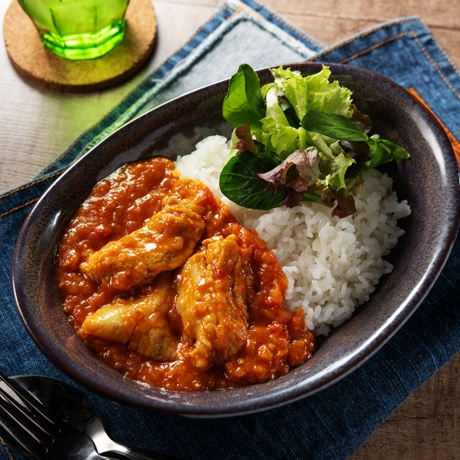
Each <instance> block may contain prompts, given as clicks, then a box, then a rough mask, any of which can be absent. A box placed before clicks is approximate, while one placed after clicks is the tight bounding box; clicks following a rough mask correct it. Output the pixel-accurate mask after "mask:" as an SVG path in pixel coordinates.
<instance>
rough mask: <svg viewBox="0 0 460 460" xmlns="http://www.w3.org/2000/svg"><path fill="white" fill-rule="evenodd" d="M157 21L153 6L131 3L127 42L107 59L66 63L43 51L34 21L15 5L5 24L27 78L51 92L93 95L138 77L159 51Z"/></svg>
mask: <svg viewBox="0 0 460 460" xmlns="http://www.w3.org/2000/svg"><path fill="white" fill-rule="evenodd" d="M156 35H157V21H156V15H155V11H154V9H153V6H152V3H151V0H131V1H130V4H129V5H128V9H127V10H126V28H125V36H124V38H123V40H122V41H121V42H120V43H119V44H118V45H117V46H115V48H114V49H113V50H111V51H109V52H108V53H107V54H105V55H104V56H101V57H99V58H96V59H89V60H83V61H70V60H68V59H64V58H61V57H59V56H57V55H56V54H54V53H53V52H52V51H50V50H48V48H46V47H45V46H43V44H42V42H41V40H40V37H39V35H38V32H37V29H36V28H35V26H34V24H33V22H32V21H31V19H30V18H29V17H28V16H27V15H26V13H25V12H24V11H23V9H22V8H21V7H20V6H19V3H18V2H17V0H13V2H12V3H11V5H10V7H9V8H8V10H7V12H6V15H5V19H4V22H3V36H4V39H5V44H6V50H7V53H8V56H9V58H10V60H11V62H12V64H13V66H14V67H15V68H16V69H17V70H18V72H19V73H21V74H22V75H24V76H26V77H28V78H30V79H32V80H34V81H35V82H37V83H39V84H41V85H43V86H45V87H46V88H48V89H53V90H57V91H66V92H88V91H95V90H99V89H102V88H107V87H109V86H113V85H115V84H117V83H120V82H122V81H123V80H126V79H127V78H129V77H130V76H132V75H133V74H134V73H135V72H136V71H138V70H139V69H140V68H141V67H142V65H143V64H144V63H145V62H146V60H147V58H148V57H149V56H150V54H151V53H152V51H153V48H154V46H155V42H156Z"/></svg>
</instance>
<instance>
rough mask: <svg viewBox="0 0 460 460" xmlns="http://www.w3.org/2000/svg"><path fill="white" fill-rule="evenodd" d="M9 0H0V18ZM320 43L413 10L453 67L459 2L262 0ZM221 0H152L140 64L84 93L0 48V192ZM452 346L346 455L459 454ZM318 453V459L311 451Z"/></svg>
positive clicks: (458, 58) (458, 61) (356, 458)
mask: <svg viewBox="0 0 460 460" xmlns="http://www.w3.org/2000/svg"><path fill="white" fill-rule="evenodd" d="M10 2H11V0H0V19H1V21H2V23H3V17H4V15H5V12H6V10H7V8H8V6H9V5H10ZM263 3H264V4H265V5H266V6H267V7H269V8H271V9H272V10H274V11H276V12H277V13H279V14H280V15H282V16H283V17H284V18H285V19H287V20H288V21H290V22H292V23H294V24H295V25H297V26H298V27H300V28H301V29H303V30H305V31H306V32H307V33H309V34H310V35H311V36H313V37H316V38H317V39H318V40H319V41H321V42H323V43H324V44H326V45H332V44H334V43H336V42H337V41H339V40H342V39H345V38H347V37H348V36H350V35H351V34H354V33H357V32H360V31H361V30H362V29H364V28H367V27H370V26H373V25H375V24H378V23H380V22H382V21H386V20H392V19H396V18H399V17H403V16H409V15H419V16H421V17H422V19H423V20H424V21H425V23H427V24H428V26H429V27H430V28H431V30H432V31H433V33H434V34H435V36H436V37H437V39H438V40H439V42H440V43H441V45H442V46H443V47H444V49H445V51H446V52H447V54H448V55H449V56H450V58H451V60H452V61H453V63H454V64H455V65H456V66H457V67H460V21H459V18H460V1H459V0H405V1H401V0H373V1H369V0H348V1H346V2H345V1H343V2H342V1H340V2H339V1H338V0H309V1H308V2H307V0H276V1H275V0H264V2H263ZM220 4H221V0H153V5H154V8H155V11H156V15H157V20H158V42H157V47H156V49H155V52H154V55H153V56H152V58H151V59H150V61H149V62H148V63H147V65H146V66H145V67H144V68H143V69H142V70H141V71H140V72H139V73H138V74H137V75H136V76H135V77H134V78H132V79H131V80H129V81H127V82H125V83H124V84H122V85H119V86H117V87H115V88H112V89H109V90H105V91H100V92H96V93H89V94H80V95H78V94H61V93H56V92H51V91H46V90H43V89H42V88H41V87H39V86H37V85H35V84H33V83H31V82H30V81H27V80H26V79H24V78H22V77H21V76H20V75H19V74H18V73H17V72H16V71H15V70H14V69H13V67H12V66H11V63H10V61H9V59H8V56H7V54H6V50H5V46H4V43H3V41H2V45H1V46H0V193H1V192H3V191H6V190H8V189H11V188H13V187H16V186H19V185H21V184H22V183H24V182H26V181H28V180H29V179H31V178H32V177H33V176H34V175H35V174H36V173H37V172H38V171H40V169H41V168H42V167H44V166H45V165H46V164H47V163H48V162H50V161H51V160H53V159H54V158H55V157H56V156H57V155H58V154H60V153H61V152H62V151H63V150H64V149H65V148H66V147H68V146H69V145H70V143H71V142H72V141H73V140H74V139H75V138H77V136H78V135H79V134H81V133H82V132H84V131H85V130H87V129H88V128H90V127H91V126H93V125H94V124H96V123H97V122H98V121H99V120H100V119H101V118H102V117H103V115H104V114H105V113H107V112H108V111H109V110H110V109H111V108H112V107H113V106H115V105H116V104H117V103H118V102H120V101H121V100H122V99H123V97H124V96H125V95H126V94H128V93H129V92H130V91H131V90H132V89H133V88H134V87H135V86H137V85H138V84H139V83H140V82H141V81H142V80H143V79H144V78H145V77H146V75H148V73H150V72H152V71H153V70H154V69H156V68H157V67H159V66H160V65H161V64H162V63H163V61H164V60H165V59H166V58H167V57H168V56H170V55H171V54H172V53H173V52H174V51H176V50H177V49H178V48H179V47H181V46H182V45H183V44H184V43H185V42H186V40H187V39H188V38H189V37H190V36H191V35H192V34H193V33H194V31H195V30H196V28H197V27H199V25H200V24H202V23H203V22H204V21H206V19H207V18H208V17H209V16H210V15H211V14H212V13H213V12H214V11H215V9H216V8H217V7H218V6H219V5H220ZM459 374H460V354H459V355H457V356H455V357H454V358H453V359H452V360H451V361H450V362H449V363H448V364H447V365H446V366H444V368H442V369H441V370H440V371H439V372H438V373H437V374H436V375H435V376H433V377H432V378H431V379H430V380H429V381H428V382H427V383H425V384H424V385H423V386H422V387H421V388H420V389H419V390H418V391H416V392H415V393H414V394H413V395H412V396H410V397H409V398H408V399H407V401H405V402H404V404H402V406H401V407H400V408H399V409H397V410H396V412H394V413H393V414H392V415H391V416H390V417H389V419H388V420H387V421H386V422H385V423H384V424H383V425H382V426H381V427H380V428H379V429H378V430H377V431H376V432H375V433H374V434H373V435H372V436H371V437H370V438H369V439H368V440H367V441H366V443H365V444H364V445H363V446H362V447H361V448H360V449H359V450H358V451H357V452H356V453H355V454H353V455H352V456H351V457H350V458H351V459H352V460H363V459H371V460H374V459H414V460H415V459H417V460H418V459H422V460H425V459H433V460H434V459H437V460H448V459H455V458H460V436H459V433H460V408H459V407H458V403H459V402H460V379H459V378H458V377H459ZM319 460H320V459H319Z"/></svg>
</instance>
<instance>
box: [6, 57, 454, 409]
mask: <svg viewBox="0 0 460 460" xmlns="http://www.w3.org/2000/svg"><path fill="white" fill-rule="evenodd" d="M322 65H327V66H329V67H330V68H331V71H332V76H336V77H340V75H343V74H345V75H351V76H354V77H357V78H363V76H364V78H370V79H372V78H374V79H375V78H377V79H378V80H381V81H383V82H385V84H386V85H388V86H389V88H391V91H395V92H396V93H397V94H398V96H399V97H400V98H402V100H404V101H407V102H410V103H411V104H413V105H415V106H416V107H417V108H418V109H417V110H419V111H420V112H421V113H423V114H424V116H425V117H426V119H427V120H429V123H430V126H431V127H432V129H434V131H435V132H436V134H437V141H438V142H440V143H441V144H442V145H443V161H444V162H447V168H446V169H447V170H448V181H449V184H452V185H454V184H455V180H454V175H455V177H457V188H456V190H454V189H452V196H451V198H452V199H453V202H452V203H450V206H448V207H446V208H448V209H447V210H446V212H448V213H449V221H448V222H449V226H448V227H447V228H446V229H445V235H446V236H445V241H444V244H443V245H442V247H441V250H440V251H439V252H438V253H437V255H436V257H435V258H434V260H432V263H431V265H430V267H429V269H428V271H427V276H426V278H425V279H424V281H423V287H424V289H423V290H422V291H420V290H419V291H417V294H416V295H414V296H412V297H411V298H410V299H408V300H407V302H406V303H405V304H404V305H402V306H401V307H400V309H399V314H398V315H397V317H395V318H394V319H393V321H390V322H389V323H388V325H387V327H386V328H385V329H384V330H383V331H382V330H379V331H377V332H376V333H375V334H374V335H373V336H372V337H371V338H370V339H369V340H367V342H366V343H365V344H364V345H363V346H362V347H360V349H359V350H357V352H356V353H354V354H352V355H350V356H348V357H347V359H346V360H345V361H344V362H342V363H339V364H338V365H337V366H335V367H334V366H331V367H330V368H329V369H328V370H327V371H325V372H322V373H321V375H318V376H316V378H315V379H314V380H313V381H309V385H308V388H306V387H305V381H303V382H298V383H297V384H296V385H294V386H291V387H289V388H283V387H281V390H278V391H275V392H274V393H273V392H268V394H264V392H262V394H261V396H258V397H255V398H254V399H250V400H249V399H245V400H241V401H238V402H236V403H235V401H233V400H232V402H231V403H230V404H228V405H225V404H223V403H222V402H221V404H216V403H213V404H209V405H207V406H200V407H195V406H194V405H193V404H190V403H181V402H180V401H177V404H176V405H171V404H170V403H165V404H164V403H163V402H162V401H160V400H156V399H155V398H141V397H139V396H138V395H131V394H126V393H125V392H123V391H120V390H119V389H118V388H110V387H108V386H107V385H105V384H101V382H100V381H99V380H97V379H96V380H95V379H94V378H93V376H92V375H81V374H79V372H78V370H77V369H75V368H74V366H73V365H72V363H71V362H70V363H69V361H68V360H67V361H66V360H65V359H63V357H62V356H63V355H62V354H61V353H62V350H57V349H56V348H55V346H54V345H53V343H52V342H51V341H50V340H49V338H48V337H46V334H44V333H43V331H42V330H41V329H40V327H39V326H38V325H37V324H38V323H36V320H35V318H34V315H33V314H32V312H31V310H30V309H29V308H28V302H30V301H31V299H30V298H28V295H27V293H26V292H25V290H24V286H22V285H21V279H22V273H21V267H20V261H21V255H22V253H23V252H24V248H25V247H26V246H27V244H28V243H27V236H28V234H29V233H30V232H31V230H33V227H34V225H35V219H36V215H37V213H39V212H40V209H41V207H42V206H43V203H45V202H46V201H47V200H48V199H49V198H50V196H52V194H53V193H54V190H55V189H56V188H59V186H60V184H64V183H65V181H66V178H67V177H69V176H71V175H72V174H73V172H74V171H75V170H76V168H78V167H79V165H80V164H81V163H82V162H83V163H84V162H86V161H89V159H90V158H91V156H93V155H97V152H98V149H99V148H100V145H101V144H104V143H106V142H113V140H114V139H116V137H117V136H123V135H124V133H125V132H126V130H129V129H131V128H132V127H133V126H135V125H136V123H139V120H143V119H145V117H152V116H153V117H161V114H162V112H163V111H165V110H169V109H170V108H171V107H172V106H174V105H175V104H184V102H185V101H187V100H190V99H192V100H194V99H196V98H200V97H202V96H203V95H205V94H206V93H207V92H209V91H222V90H223V89H225V90H226V88H227V87H228V83H229V81H230V79H225V80H220V81H218V82H216V83H214V84H212V85H207V86H204V87H201V88H198V89H196V90H193V91H190V92H187V93H186V94H184V95H182V96H179V97H177V98H174V99H172V100H170V101H168V102H165V103H163V104H161V105H159V106H158V107H155V108H154V109H152V110H149V111H148V112H146V113H144V114H142V115H140V116H138V117H136V118H134V119H133V120H131V121H130V122H128V123H126V124H125V125H123V126H122V127H120V128H118V129H117V130H115V131H114V132H113V133H112V134H110V135H109V136H108V137H106V138H105V139H104V140H102V141H101V142H99V143H98V144H97V145H95V146H94V147H92V148H91V150H90V151H89V152H87V153H86V154H85V155H84V156H83V157H82V158H80V159H79V160H78V161H76V162H75V163H74V164H73V165H72V166H71V167H69V168H68V170H67V171H65V172H64V173H63V174H62V175H61V176H60V177H59V178H58V179H57V180H56V181H55V182H54V184H53V185H51V187H50V188H49V189H48V190H47V191H46V192H45V193H44V194H43V196H42V197H41V198H40V199H39V201H38V202H37V203H36V204H35V205H34V207H33V209H32V210H31V211H30V213H29V214H28V216H27V218H26V220H25V221H24V224H23V226H22V228H21V231H20V234H19V237H18V240H17V243H16V247H15V250H14V255H13V264H12V287H13V294H14V298H15V303H16V308H17V311H18V314H19V316H20V318H21V321H22V323H23V325H24V327H25V328H26V330H27V332H28V333H29V335H30V336H31V338H32V339H33V341H34V342H35V344H36V345H37V347H38V348H39V349H40V350H41V352H42V353H43V354H44V355H45V356H46V357H47V358H48V359H49V360H50V361H51V362H52V363H53V364H54V365H55V366H56V367H57V368H58V369H60V370H61V371H63V372H64V373H65V374H67V375H68V376H70V377H71V378H73V379H74V380H76V381H77V382H79V383H81V384H82V385H83V386H85V387H87V388H89V389H91V390H92V391H94V392H96V393H98V394H100V395H102V396H103V397H105V398H108V399H112V400H114V401H116V402H121V403H122V404H125V405H128V406H131V407H137V408H139V409H144V410H155V411H162V412H165V413H169V414H179V415H185V416H192V417H214V418H217V417H227V416H233V415H243V414H248V413H254V412H259V411H262V410H267V409H272V408H275V407H279V406H281V405H284V404H286V403H291V402H294V401H297V400H299V399H303V398H305V397H307V396H311V395H313V394H315V393H317V392H319V391H322V390H323V389H325V388H327V387H329V386H331V385H333V384H335V383H337V382H338V381H339V380H341V379H343V378H345V377H346V376H348V375H349V374H350V373H352V372H353V371H354V370H356V369H357V368H358V367H359V366H361V365H362V364H364V362H366V361H367V360H368V359H369V358H371V357H372V356H373V355H374V354H375V353H376V352H377V351H378V350H379V349H380V348H381V347H382V346H383V345H384V344H385V343H386V342H387V341H388V340H390V338H391V337H392V336H393V335H394V334H395V333H396V332H397V331H398V330H399V329H400V328H401V327H402V326H403V325H404V324H405V322H406V321H407V320H408V319H409V318H410V316H411V315H412V314H413V313H414V312H415V311H416V309H417V308H418V306H419V305H420V303H421V302H422V301H423V300H424V298H425V297H426V295H427V294H428V292H429V291H430V289H431V287H432V286H433V284H434V283H435V281H436V279H437V277H438V276H439V274H440V272H441V270H442V268H443V267H444V265H445V263H446V261H447V258H448V256H449V254H450V252H451V250H452V247H453V244H454V242H455V240H456V236H457V233H458V230H459V225H460V189H459V188H458V176H457V171H456V168H455V167H456V161H455V155H454V153H453V150H452V145H451V143H450V141H449V139H448V137H447V135H446V133H445V131H444V129H443V128H442V126H441V124H440V123H439V121H438V120H437V119H436V117H435V116H434V115H433V114H432V113H431V111H430V110H428V109H427V108H426V107H424V105H423V104H421V103H420V101H418V100H417V99H416V98H415V97H414V96H413V95H412V94H410V93H409V92H408V91H407V90H405V89H404V88H403V87H402V86H400V85H398V84H397V83H395V82H394V81H392V80H390V79H389V78H387V77H385V76H383V75H381V74H378V73H376V72H374V71H371V70H367V69H363V68H359V67H356V66H350V65H344V64H335V63H317V62H305V63H293V64H286V65H284V66H283V67H285V68H296V69H299V70H302V69H304V70H308V69H315V70H316V69H320V68H321V66H322ZM270 68H273V67H267V68H263V69H258V70H256V72H257V73H258V74H259V75H262V74H264V73H267V72H268V71H269V69H270ZM192 148H193V146H191V150H192ZM95 152H96V153H95ZM449 168H450V169H452V171H450V170H449ZM396 320H397V321H396ZM118 375H120V374H118ZM122 378H124V377H122ZM277 380H278V379H277ZM137 383H139V382H137ZM140 385H142V384H140ZM144 385H145V384H144ZM262 385H265V384H262ZM236 390H238V389H236ZM275 390H276V387H275ZM224 391H234V389H229V390H224ZM172 393H178V394H183V392H172ZM189 394H190V393H189ZM208 394H209V392H208ZM211 399H212V398H211Z"/></svg>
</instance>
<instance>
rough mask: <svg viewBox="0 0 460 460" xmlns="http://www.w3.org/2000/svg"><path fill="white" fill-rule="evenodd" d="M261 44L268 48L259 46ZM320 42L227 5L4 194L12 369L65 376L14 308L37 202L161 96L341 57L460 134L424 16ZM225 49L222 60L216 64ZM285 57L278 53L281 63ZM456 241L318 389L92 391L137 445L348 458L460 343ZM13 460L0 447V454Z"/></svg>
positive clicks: (212, 455)
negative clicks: (232, 405) (381, 337)
mask: <svg viewBox="0 0 460 460" xmlns="http://www.w3.org/2000/svg"><path fill="white" fill-rule="evenodd" d="M254 43H263V44H264V45H263V46H259V47H257V49H254V46H253V44H254ZM324 48H325V47H324V46H323V45H321V44H320V43H319V42H317V41H316V40H314V39H312V38H311V37H308V36H306V35H305V34H304V33H301V32H299V31H297V30H296V29H295V28H294V27H292V26H290V25H289V24H288V23H286V22H285V21H283V20H282V19H281V18H279V17H277V16H276V15H274V14H273V13H271V12H270V11H268V10H267V9H265V8H262V7H261V6H260V5H258V4H257V3H255V2H253V1H251V0H245V1H243V2H240V1H229V2H226V3H225V4H224V5H223V6H222V7H221V8H220V9H219V10H218V11H217V13H216V15H215V16H214V17H213V18H212V19H211V20H210V21H209V22H208V23H207V24H205V25H204V26H203V28H202V29H200V31H199V32H198V34H197V35H196V36H195V37H194V38H193V39H192V40H191V41H190V42H189V43H188V44H187V45H185V46H184V48H183V49H182V50H181V51H179V52H178V53H177V54H176V55H174V56H172V57H171V59H170V60H168V61H167V62H166V63H165V64H164V66H163V67H161V68H160V69H159V70H158V71H157V72H155V73H154V74H153V75H152V76H151V77H150V78H149V79H147V80H146V81H145V82H144V83H143V84H142V85H141V86H140V87H139V88H138V89H137V90H136V91H134V92H133V93H132V94H131V95H130V96H129V97H128V98H127V99H126V100H125V101H124V102H123V103H122V104H121V105H120V106H118V107H116V108H115V109H114V111H113V112H112V113H111V114H110V115H109V116H108V117H107V118H105V119H104V120H102V121H101V123H100V124H98V125H97V126H96V127H94V128H93V129H91V130H90V131H88V132H87V133H85V134H83V135H82V137H81V138H80V139H78V140H77V141H76V142H75V144H74V145H72V146H71V147H70V148H69V149H68V150H67V151H66V152H64V154H63V155H62V156H61V157H60V158H58V159H57V160H56V162H55V163H53V164H52V165H50V166H49V167H48V168H46V169H45V170H44V171H43V172H42V173H41V174H40V175H39V176H38V177H37V179H36V180H35V181H33V182H32V183H30V184H26V185H25V186H24V187H21V188H19V189H16V190H13V191H11V192H10V193H7V194H4V195H3V196H0V232H1V235H2V241H3V263H2V266H1V267H0V296H1V303H0V327H1V334H2V347H1V350H0V356H1V362H2V364H1V368H2V370H3V371H4V372H5V373H6V374H9V375H18V374H42V375H47V376H50V377H54V378H60V379H63V380H66V381H69V379H68V378H67V377H66V376H64V375H62V374H61V373H60V372H59V371H58V370H57V369H56V368H55V367H54V366H53V365H52V364H50V363H49V362H48V361H47V360H46V358H44V357H43V356H42V355H41V353H40V352H39V351H38V350H37V348H36V347H35V345H34V344H33V343H32V341H31V339H30V338H29V337H28V335H27V333H26V332H25V330H24V328H23V327H22V324H21V322H20V320H19V318H18V317H17V313H16V310H15V307H14V301H13V294H12V292H11V287H10V267H11V260H12V257H13V250H14V244H15V241H16V238H17V235H18V233H19V230H20V227H21V224H22V222H23V220H24V219H25V217H26V215H27V213H28V212H29V211H30V209H31V206H32V204H33V203H34V202H35V201H36V200H37V199H38V197H39V196H40V195H41V194H42V193H43V191H44V190H46V188H47V187H48V186H49V185H50V184H51V183H52V182H53V180H54V179H55V177H56V176H57V175H59V174H60V172H61V171H62V170H63V169H64V168H65V167H67V166H68V165H69V164H71V162H72V161H74V160H75V159H76V158H78V157H79V156H80V155H82V154H83V153H85V152H86V151H88V149H89V148H90V147H91V146H92V145H94V144H95V143H97V142H98V141H100V140H101V139H103V138H104V137H105V136H106V135H107V134H108V133H109V132H111V131H113V130H114V129H116V128H117V127H118V126H120V125H121V124H123V123H124V122H126V121H128V120H130V119H132V118H133V117H136V116H138V115H140V114H142V113H144V112H145V111H146V110H148V109H150V108H152V107H155V106H156V105H158V104H160V103H161V102H164V101H165V100H168V99H170V98H172V97H176V96H178V95H180V94H182V93H184V92H186V91H189V90H192V89H194V88H197V87H199V86H202V85H204V84H206V83H210V82H211V81H213V80H218V79H220V78H226V77H228V76H230V75H231V74H232V73H233V72H234V71H235V70H236V68H237V66H238V65H239V64H240V63H241V62H248V63H250V64H251V65H253V66H254V67H263V66H266V65H274V64H276V63H282V62H285V63H288V62H294V61H302V60H306V59H316V60H320V61H323V62H325V61H328V62H343V63H348V64H352V65H359V66H362V67H367V68H369V69H372V70H376V71H378V72H381V73H383V74H385V75H387V76H388V77H390V78H392V79H393V80H395V81H397V82H398V83H400V84H401V85H403V86H405V87H407V88H414V89H415V90H416V91H417V92H418V93H419V94H420V95H421V96H422V97H423V99H424V100H425V101H426V102H427V103H428V104H429V105H430V106H431V108H432V109H433V111H434V112H435V113H436V115H437V116H438V117H439V118H440V119H441V121H442V122H443V123H444V124H445V125H446V126H447V127H448V129H449V130H450V131H451V132H452V133H453V134H454V135H455V136H457V137H460V126H458V125H457V124H456V123H455V120H458V119H459V117H460V103H459V94H460V75H459V73H458V71H457V70H456V69H455V68H454V67H453V66H452V64H451V63H450V62H449V60H448V58H447V57H446V56H445V54H444V52H443V51H442V49H441V48H440V47H439V46H438V44H437V43H436V40H435V39H434V37H433V35H432V34H431V32H430V31H429V30H428V29H427V27H426V26H425V25H424V24H423V23H422V22H421V21H420V19H419V18H416V17H413V18H405V19H401V20H397V21H393V22H389V23H384V24H381V25H380V26H378V27H375V28H373V29H369V30H366V31H364V32H363V33H361V34H358V35H356V36H354V37H351V38H350V39H349V40H346V41H344V42H341V43H339V44H337V45H336V46H334V47H332V48H329V49H327V50H326V49H324ZM223 56H225V59H226V61H225V65H224V66H222V65H217V64H216V63H221V62H222V61H221V60H222V57H223ZM278 56H282V59H280V60H279V62H274V61H276V59H274V57H278ZM459 244H460V243H459V242H458V241H457V243H456V245H455V247H454V249H453V251H452V254H451V256H450V258H449V260H448V261H447V264H446V266H445V268H444V270H443V272H442V274H441V276H440V278H439V279H438V281H437V282H436V284H435V286H434V287H433V289H432V290H431V292H430V293H429V295H428V296H427V298H426V299H425V300H424V302H423V303H422V305H421V306H420V308H419V309H418V310H417V312H416V313H415V314H414V315H413V316H412V317H411V318H410V319H409V321H408V322H407V323H406V324H405V325H404V327H403V328H402V329H401V330H400V331H399V332H398V333H397V334H396V335H395V336H394V337H393V338H392V339H391V340H390V341H389V342H388V343H387V344H386V345H385V346H384V347H383V348H382V349H381V350H380V351H379V352H378V353H377V354H375V355H374V356H373V357H372V358H371V359H369V360H368V361H367V362H366V363H365V364H364V365H362V366H361V367H360V368H359V369H358V370H356V371H355V372H353V373H352V374H351V375H349V376H348V377H346V378H345V379H343V380H342V381H340V382H338V383H336V384H335V385H333V386H331V387H329V388H328V389H326V390H324V391H322V392H320V393H318V394H316V395H314V396H311V397H309V398H306V399H304V400H301V401H298V402H296V403H292V404H289V405H287V406H284V407H282V408H278V409H274V410H271V411H268V412H264V413H259V414H255V415H247V416H242V417H236V418H231V419H223V420H201V419H197V420H193V419H180V418H170V417H168V416H163V415H151V414H145V413H140V412H137V411H134V410H130V409H128V408H125V407H121V406H119V405H117V404H115V403H112V402H108V401H106V400H104V399H103V398H100V397H97V396H95V395H94V394H91V393H88V392H87V393H88V395H89V397H90V398H91V400H92V401H93V402H94V403H95V405H96V407H97V408H98V410H99V411H100V413H101V415H102V418H103V420H104V423H105V424H106V425H107V427H108V428H109V431H110V433H111V434H112V436H113V437H114V438H115V439H116V440H117V441H120V442H122V443H126V444H129V445H133V446H134V445H137V446H139V447H143V448H146V449H155V450H158V451H160V452H164V453H168V454H171V455H176V456H180V457H183V458H186V459H216V458H222V459H285V458H291V459H315V460H317V459H345V458H347V457H348V456H349V455H350V454H351V453H352V452H354V451H355V450H356V449H357V448H358V447H359V446H360V445H361V444H362V443H363V442H364V441H365V440H366V438H367V437H368V436H369V435H370V434H371V433H372V432H373V431H374V430H375V429H377V428H378V427H379V425H380V424H381V423H382V422H383V421H384V420H385V419H386V418H387V417H388V415H390V414H391V412H392V411H394V410H395V409H396V408H397V407H398V406H399V405H400V404H401V403H402V402H403V401H404V400H405V399H406V398H407V397H408V396H409V395H410V394H411V393H412V392H413V391H414V390H415V389H416V388H418V387H419V386H420V385H421V384H422V383H424V382H425V381H426V380H427V379H428V378H429V377H430V376H432V375H433V374H434V373H435V372H436V371H437V370H438V369H439V368H440V367H441V366H442V365H443V364H444V363H446V362H447V361H448V360H449V359H450V358H451V357H452V356H453V355H454V354H455V353H456V352H457V351H458V350H460V333H459V332H460V315H459V312H458V309H457V308H456V303H455V300H453V299H458V298H459V296H460V266H459V265H460V246H459ZM428 324H429V328H428V327H427V325H428ZM8 458H9V457H8V455H7V453H6V451H4V450H3V449H2V448H1V447H0V460H5V459H8ZM15 458H18V459H19V458H21V457H20V456H16V455H15Z"/></svg>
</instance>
